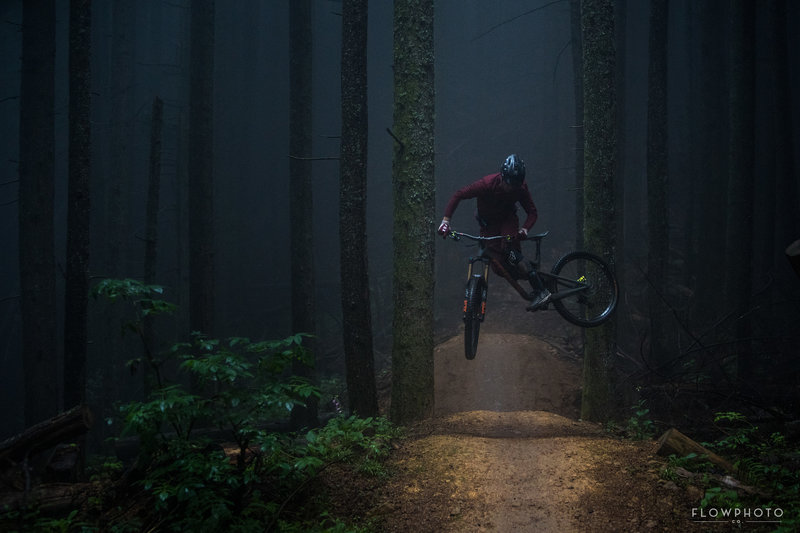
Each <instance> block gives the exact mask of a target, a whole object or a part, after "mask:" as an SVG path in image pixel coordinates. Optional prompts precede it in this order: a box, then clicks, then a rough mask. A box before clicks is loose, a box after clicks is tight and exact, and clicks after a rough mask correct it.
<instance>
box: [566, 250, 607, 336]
mask: <svg viewBox="0 0 800 533" xmlns="http://www.w3.org/2000/svg"><path fill="white" fill-rule="evenodd" d="M551 272H552V274H553V275H555V276H561V277H565V278H569V279H570V280H576V281H580V282H581V283H587V284H588V285H589V287H588V288H587V289H586V290H585V291H581V292H579V293H577V294H575V295H572V296H567V297H565V298H563V299H560V300H559V299H553V306H554V307H555V309H556V311H558V314H560V315H561V316H562V317H563V318H564V319H565V320H567V321H568V322H571V323H573V324H575V325H577V326H580V327H583V328H591V327H595V326H599V325H601V324H603V323H605V322H606V321H607V320H608V319H609V318H611V314H612V313H613V312H614V309H615V308H616V307H617V298H618V296H619V288H618V286H617V279H616V277H615V276H614V273H613V272H612V270H611V267H609V266H608V264H607V263H606V262H605V261H603V260H602V259H601V258H600V257H598V256H596V255H594V254H591V253H589V252H571V253H568V254H566V255H565V256H564V257H562V258H561V259H559V260H558V262H557V263H556V264H555V265H554V266H553V269H552V271H551ZM559 288H561V289H562V290H568V289H569V288H570V287H569V286H568V284H567V283H566V282H562V281H558V280H555V281H554V282H553V287H551V288H550V291H551V292H553V293H557V292H558V290H559Z"/></svg>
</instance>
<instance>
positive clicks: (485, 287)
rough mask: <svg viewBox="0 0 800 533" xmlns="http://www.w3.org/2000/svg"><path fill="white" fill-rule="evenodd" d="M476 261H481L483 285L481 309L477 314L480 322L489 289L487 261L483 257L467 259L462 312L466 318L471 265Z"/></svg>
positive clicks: (476, 275)
mask: <svg viewBox="0 0 800 533" xmlns="http://www.w3.org/2000/svg"><path fill="white" fill-rule="evenodd" d="M478 261H480V262H481V263H483V287H482V288H481V290H482V291H483V294H481V310H480V315H479V316H478V319H479V320H480V321H481V322H483V319H484V317H485V316H486V300H487V298H486V296H487V293H488V291H489V261H488V260H487V259H486V258H484V257H471V258H470V260H469V266H468V267H467V282H466V284H465V285H464V307H463V313H464V318H465V319H466V318H467V308H468V306H469V303H468V300H469V281H470V280H471V279H472V275H473V274H472V273H473V270H474V268H473V265H475V263H477V262H478ZM475 277H479V275H478V274H475Z"/></svg>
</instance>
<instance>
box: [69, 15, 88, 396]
mask: <svg viewBox="0 0 800 533" xmlns="http://www.w3.org/2000/svg"><path fill="white" fill-rule="evenodd" d="M91 16H92V4H91V1H90V0H71V1H70V9H69V187H68V192H67V195H68V202H67V203H68V205H69V207H68V212H67V269H66V279H65V284H64V311H65V312H64V407H65V408H71V407H74V406H76V405H80V404H83V403H84V402H85V401H86V348H87V341H88V323H87V315H88V307H89V208H90V197H89V168H90V151H91V150H90V149H91V124H90V122H89V109H90V103H91V92H90V91H91V83H90V81H91V68H90V64H91V61H90V59H91Z"/></svg>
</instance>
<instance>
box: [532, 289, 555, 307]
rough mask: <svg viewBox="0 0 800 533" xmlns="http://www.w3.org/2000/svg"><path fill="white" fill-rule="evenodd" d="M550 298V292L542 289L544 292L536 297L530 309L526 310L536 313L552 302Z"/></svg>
mask: <svg viewBox="0 0 800 533" xmlns="http://www.w3.org/2000/svg"><path fill="white" fill-rule="evenodd" d="M550 296H552V295H551V294H550V291H548V290H547V289H542V292H540V293H539V294H538V295H536V296H535V297H534V298H533V300H531V303H529V304H528V307H526V308H525V309H526V310H528V311H535V310H537V309H539V308H540V307H542V306H544V305H546V304H547V302H549V301H550Z"/></svg>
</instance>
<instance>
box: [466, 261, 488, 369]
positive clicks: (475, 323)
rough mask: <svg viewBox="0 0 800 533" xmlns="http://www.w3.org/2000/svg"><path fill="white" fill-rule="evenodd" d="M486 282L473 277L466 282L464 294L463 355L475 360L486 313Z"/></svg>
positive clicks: (478, 277)
mask: <svg viewBox="0 0 800 533" xmlns="http://www.w3.org/2000/svg"><path fill="white" fill-rule="evenodd" d="M485 304H486V281H484V279H483V278H482V277H480V276H474V277H472V278H470V280H469V281H468V282H467V288H466V290H465V292H464V355H465V356H466V357H467V359H475V355H476V354H477V353H478V336H479V335H480V332H481V322H483V316H484V313H485V312H486V308H485Z"/></svg>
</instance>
